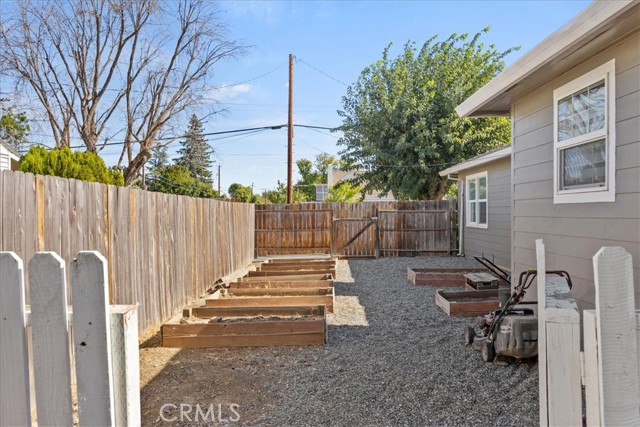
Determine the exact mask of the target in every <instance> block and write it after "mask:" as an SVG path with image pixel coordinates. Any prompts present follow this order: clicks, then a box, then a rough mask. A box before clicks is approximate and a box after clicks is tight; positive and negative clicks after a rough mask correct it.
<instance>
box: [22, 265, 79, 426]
mask: <svg viewBox="0 0 640 427" xmlns="http://www.w3.org/2000/svg"><path fill="white" fill-rule="evenodd" d="M29 296H30V302H31V335H32V345H33V368H34V377H35V378H36V385H35V389H36V409H37V415H38V425H39V426H61V425H67V426H70V425H73V414H72V410H71V368H70V357H69V335H68V327H67V291H66V284H65V264H64V261H63V260H62V258H60V257H59V256H58V255H57V254H55V253H53V252H38V253H37V254H36V255H35V256H34V257H33V258H32V259H31V261H29Z"/></svg>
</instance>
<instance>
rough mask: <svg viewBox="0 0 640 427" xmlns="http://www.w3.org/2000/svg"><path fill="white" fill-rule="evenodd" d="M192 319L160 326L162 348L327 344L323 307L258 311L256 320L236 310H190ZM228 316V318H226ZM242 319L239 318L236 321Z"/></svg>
mask: <svg viewBox="0 0 640 427" xmlns="http://www.w3.org/2000/svg"><path fill="white" fill-rule="evenodd" d="M202 309H204V310H208V311H209V312H208V313H207V314H211V313H213V312H214V311H213V310H216V312H215V313H216V314H215V315H216V316H220V317H212V318H207V317H201V316H193V317H188V318H185V319H183V322H184V323H181V322H172V323H165V324H164V325H163V326H162V345H163V346H164V347H183V348H198V347H263V346H281V345H323V344H326V342H327V320H326V312H325V307H324V306H315V307H287V308H286V309H284V310H283V308H280V307H277V308H275V310H274V307H267V308H261V309H260V310H259V311H258V312H259V313H261V314H259V315H257V316H261V317H244V316H245V315H251V313H250V312H246V311H244V312H243V311H242V310H239V309H237V308H231V309H224V308H222V309H218V308H215V309H213V310H212V309H207V308H205V307H203V308H200V309H195V308H194V309H192V310H191V314H194V315H195V314H204V312H203V311H197V310H202ZM227 316H228V317H227ZM240 316H242V317H240Z"/></svg>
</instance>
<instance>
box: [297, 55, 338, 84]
mask: <svg viewBox="0 0 640 427" xmlns="http://www.w3.org/2000/svg"><path fill="white" fill-rule="evenodd" d="M298 62H302V63H303V64H305V65H307V66H308V67H311V68H313V69H314V70H316V71H317V72H319V73H320V74H322V75H324V76H325V77H328V78H330V79H331V80H333V81H335V82H337V83H340V84H341V85H343V86H346V87H349V85H348V84H346V83H345V82H343V81H341V80H338V79H336V78H335V77H333V76H331V75H330V74H328V73H325V72H324V71H322V70H321V69H319V68H318V67H316V66H314V65H311V64H309V63H308V62H307V61H305V60H304V59H301V58H298Z"/></svg>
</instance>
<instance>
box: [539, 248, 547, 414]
mask: <svg viewBox="0 0 640 427" xmlns="http://www.w3.org/2000/svg"><path fill="white" fill-rule="evenodd" d="M536 264H537V266H536V268H537V270H538V276H537V280H538V282H537V287H538V386H539V390H540V391H539V394H538V400H539V402H540V427H546V426H548V425H549V418H548V417H549V408H548V405H547V398H548V395H547V336H546V334H545V331H546V329H547V328H546V327H545V323H544V321H545V316H544V314H545V310H544V301H545V289H546V287H545V271H546V269H547V267H546V259H545V251H544V242H543V241H542V239H538V240H536Z"/></svg>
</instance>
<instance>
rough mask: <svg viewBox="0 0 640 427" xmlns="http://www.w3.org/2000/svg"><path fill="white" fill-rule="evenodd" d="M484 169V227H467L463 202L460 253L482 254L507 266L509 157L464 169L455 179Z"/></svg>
mask: <svg viewBox="0 0 640 427" xmlns="http://www.w3.org/2000/svg"><path fill="white" fill-rule="evenodd" d="M484 171H486V172H487V198H488V199H487V203H488V207H487V209H488V213H487V228H486V229H484V228H476V227H467V226H466V215H467V214H468V212H467V211H466V206H465V209H464V216H465V218H464V221H465V222H464V224H465V227H464V238H463V246H464V254H465V256H466V257H468V258H472V257H473V256H481V255H483V254H484V256H485V257H486V258H488V259H490V260H494V262H495V263H496V264H499V265H502V266H504V267H506V268H511V159H510V158H503V159H499V160H495V161H493V162H490V163H487V164H484V165H481V166H477V167H475V168H472V169H467V170H464V171H462V172H460V173H459V174H458V179H461V180H464V182H465V183H466V177H467V176H469V175H473V174H476V173H481V172H484ZM461 182H462V181H461ZM465 185H466V184H465ZM465 197H466V195H465ZM460 203H462V201H461V202H460Z"/></svg>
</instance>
